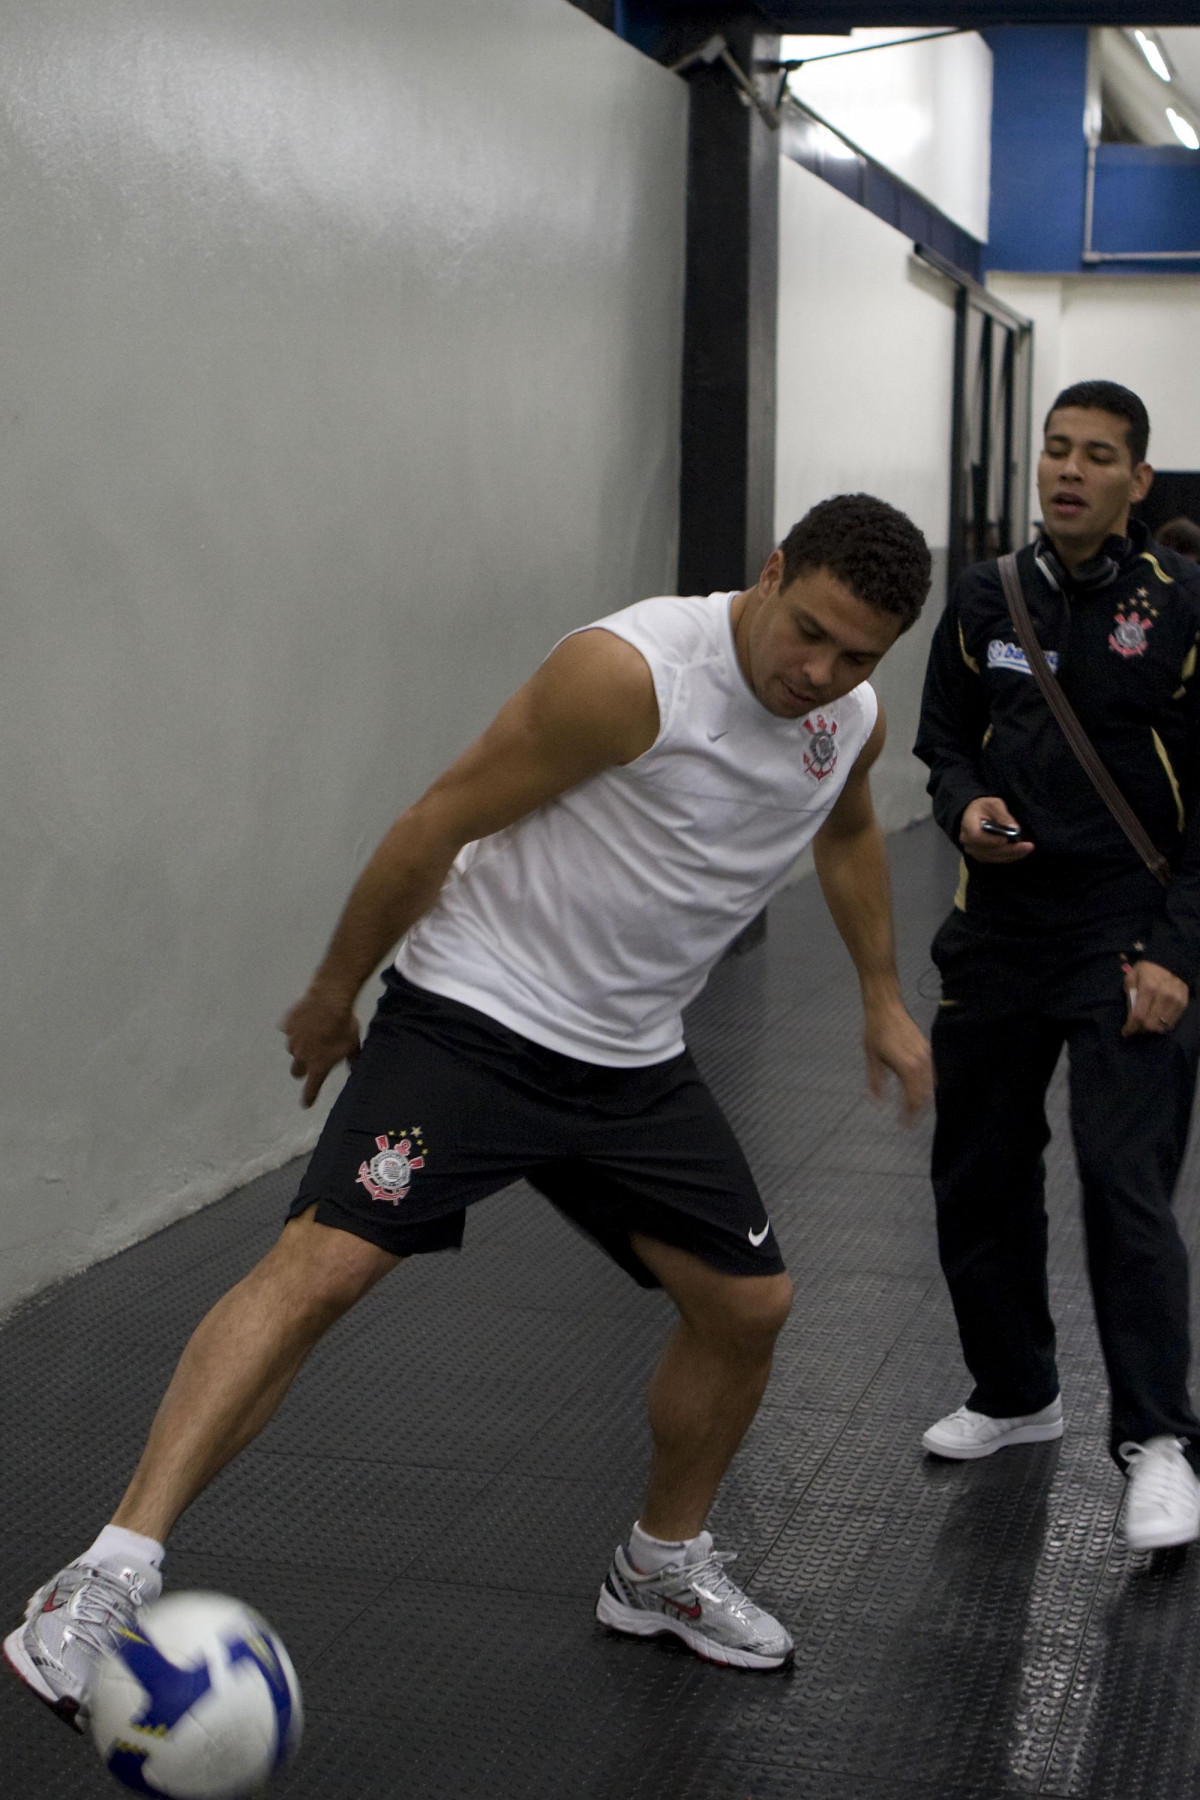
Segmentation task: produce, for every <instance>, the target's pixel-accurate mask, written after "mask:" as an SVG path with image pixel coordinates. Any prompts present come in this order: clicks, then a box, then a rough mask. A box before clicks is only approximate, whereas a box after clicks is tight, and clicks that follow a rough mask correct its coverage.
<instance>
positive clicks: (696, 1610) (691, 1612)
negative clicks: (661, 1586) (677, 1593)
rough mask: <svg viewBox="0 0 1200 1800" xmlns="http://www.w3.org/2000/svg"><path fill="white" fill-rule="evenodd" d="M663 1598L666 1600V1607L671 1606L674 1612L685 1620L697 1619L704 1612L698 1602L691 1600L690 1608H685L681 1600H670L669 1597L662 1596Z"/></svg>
mask: <svg viewBox="0 0 1200 1800" xmlns="http://www.w3.org/2000/svg"><path fill="white" fill-rule="evenodd" d="M664 1598H665V1599H666V1603H667V1605H668V1606H673V1607H674V1608H675V1611H676V1612H679V1613H682V1614H683V1616H684V1618H685V1619H698V1618H699V1617H700V1615H701V1613H702V1612H703V1611H704V1608H703V1607H702V1606H701V1604H700V1602H699V1601H698V1600H693V1602H692V1604H691V1605H690V1606H685V1605H684V1603H683V1601H682V1600H672V1599H671V1598H670V1596H669V1595H666V1596H664Z"/></svg>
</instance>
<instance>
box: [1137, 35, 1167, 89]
mask: <svg viewBox="0 0 1200 1800" xmlns="http://www.w3.org/2000/svg"><path fill="white" fill-rule="evenodd" d="M1133 35H1134V37H1135V38H1136V39H1137V41H1138V47H1139V49H1140V50H1141V52H1142V55H1143V56H1144V57H1145V59H1146V61H1147V62H1148V63H1149V64H1150V67H1151V68H1152V69H1153V70H1154V73H1155V74H1156V75H1157V76H1158V78H1159V80H1160V81H1170V79H1171V71H1170V69H1168V67H1167V59H1166V57H1165V56H1164V55H1163V53H1162V51H1161V50H1160V49H1159V47H1158V45H1157V44H1156V43H1155V41H1154V39H1153V38H1152V37H1147V36H1146V33H1145V32H1144V31H1135V32H1134V34H1133Z"/></svg>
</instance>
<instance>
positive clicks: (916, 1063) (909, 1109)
mask: <svg viewBox="0 0 1200 1800" xmlns="http://www.w3.org/2000/svg"><path fill="white" fill-rule="evenodd" d="M863 1047H864V1049H865V1050H866V1053H867V1080H868V1082H869V1084H870V1088H871V1097H872V1099H873V1100H883V1099H884V1097H885V1095H886V1093H887V1078H888V1071H889V1069H890V1070H891V1072H892V1074H893V1075H894V1076H895V1077H896V1079H897V1081H898V1082H899V1083H900V1117H901V1118H902V1119H903V1120H904V1122H905V1124H906V1125H911V1124H912V1123H913V1121H914V1120H915V1119H917V1118H918V1117H919V1116H920V1114H921V1113H923V1112H924V1111H925V1108H926V1107H927V1106H928V1105H929V1102H930V1101H931V1100H932V1098H933V1059H932V1057H931V1056H930V1053H929V1045H928V1043H927V1042H926V1040H925V1037H924V1034H923V1033H922V1032H921V1030H920V1029H919V1027H918V1026H917V1024H916V1022H915V1020H913V1019H912V1018H910V1016H909V1014H908V1013H907V1012H906V1011H905V1009H904V1007H903V1006H902V1005H901V1003H900V1002H899V1001H898V1000H896V1001H893V1002H890V1003H889V1004H887V1005H880V1006H874V1007H868V1008H867V1013H866V1022H865V1027H864V1031H863Z"/></svg>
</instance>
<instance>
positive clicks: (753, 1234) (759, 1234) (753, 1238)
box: [746, 1219, 771, 1250]
mask: <svg viewBox="0 0 1200 1800" xmlns="http://www.w3.org/2000/svg"><path fill="white" fill-rule="evenodd" d="M770 1229H771V1221H770V1219H768V1220H767V1222H766V1224H765V1225H764V1226H763V1228H762V1230H761V1231H748V1232H747V1233H746V1236H747V1237H748V1238H749V1239H750V1242H751V1243H752V1244H753V1245H754V1248H755V1249H756V1250H757V1249H758V1246H759V1245H760V1244H761V1243H762V1241H763V1239H764V1238H765V1237H766V1235H767V1233H768V1231H770Z"/></svg>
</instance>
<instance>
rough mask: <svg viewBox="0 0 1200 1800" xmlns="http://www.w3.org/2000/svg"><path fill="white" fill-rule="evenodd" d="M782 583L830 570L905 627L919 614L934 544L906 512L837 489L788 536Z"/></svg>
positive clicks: (859, 596) (865, 600) (784, 547)
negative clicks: (808, 573)
mask: <svg viewBox="0 0 1200 1800" xmlns="http://www.w3.org/2000/svg"><path fill="white" fill-rule="evenodd" d="M781 548H782V550H783V585H784V587H787V585H788V584H789V582H792V581H794V580H795V579H796V577H797V575H800V574H803V572H804V571H805V570H806V569H828V570H829V573H830V574H831V575H834V576H836V577H837V579H838V580H839V581H840V582H843V583H844V585H845V586H846V587H848V588H849V589H850V591H851V593H853V594H856V595H857V596H858V598H859V599H860V600H862V601H863V602H864V603H865V604H866V605H867V606H873V607H874V608H875V609H876V611H877V612H885V613H896V614H897V615H898V616H899V618H900V621H901V624H900V629H901V631H907V630H908V628H909V626H910V625H912V624H913V623H914V622H915V621H916V619H917V617H918V616H919V614H920V611H921V608H922V606H923V605H924V604H925V597H926V595H927V594H928V593H929V582H930V578H931V576H932V572H933V568H932V562H931V560H930V555H929V546H928V544H927V543H926V542H925V539H924V538H923V537H922V535H921V533H920V532H919V531H918V530H917V528H916V526H915V525H914V524H913V522H912V520H911V519H910V518H909V517H908V515H907V514H906V513H902V512H899V511H898V510H897V508H896V507H894V506H889V505H888V503H887V501H886V500H877V499H876V498H875V496H874V495H873V494H835V495H834V496H833V498H832V499H831V500H822V501H820V502H819V503H818V504H817V505H816V506H814V507H812V508H810V510H809V511H808V512H806V513H805V515H804V517H803V518H802V519H801V520H800V522H799V524H798V525H793V526H792V529H791V530H790V531H789V532H788V534H787V536H786V537H785V538H784V540H783V544H782V546H781Z"/></svg>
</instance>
